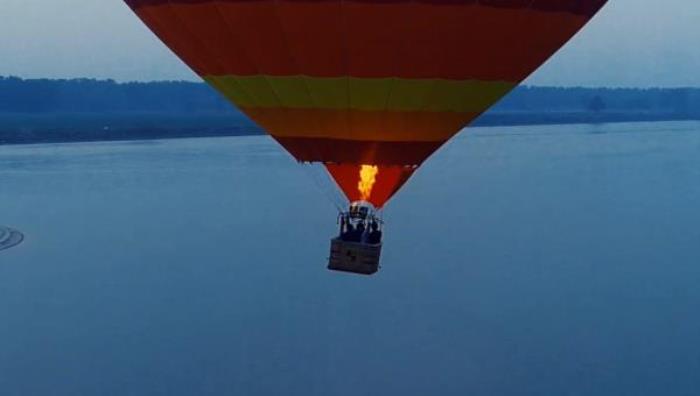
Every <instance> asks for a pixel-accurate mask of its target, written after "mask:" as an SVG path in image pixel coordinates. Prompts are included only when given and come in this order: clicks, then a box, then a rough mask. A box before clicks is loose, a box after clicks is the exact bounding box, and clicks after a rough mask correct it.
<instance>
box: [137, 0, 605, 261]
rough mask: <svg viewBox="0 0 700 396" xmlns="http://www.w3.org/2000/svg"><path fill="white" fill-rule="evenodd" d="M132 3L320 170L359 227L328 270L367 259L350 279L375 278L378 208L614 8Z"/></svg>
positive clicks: (322, 1) (389, 0)
mask: <svg viewBox="0 0 700 396" xmlns="http://www.w3.org/2000/svg"><path fill="white" fill-rule="evenodd" d="M125 1H126V3H127V4H128V5H129V6H130V7H131V8H132V9H133V10H134V12H135V13H136V14H137V15H138V16H139V17H140V18H141V20H142V21H143V22H144V23H145V24H146V25H147V26H148V27H149V28H150V29H151V30H152V31H153V32H154V33H155V34H156V35H157V36H158V37H159V38H160V39H161V40H162V41H163V42H164V43H165V44H166V45H167V46H168V47H170V48H171V49H172V50H173V51H174V52H175V53H176V54H177V55H178V56H179V57H180V58H181V59H182V60H183V61H184V62H185V63H186V64H187V65H189V66H190V67H191V68H192V69H193V70H194V71H195V72H196V73H197V74H198V75H200V76H201V77H202V78H203V79H204V80H205V81H206V82H208V83H209V84H211V85H212V86H213V87H215V88H216V89H217V90H218V91H219V92H221V93H222V94H223V95H224V96H226V98H228V99H229V100H230V101H231V102H232V103H233V104H235V105H236V106H237V107H238V108H239V109H240V110H242V111H243V112H244V113H245V114H247V115H248V116H249V117H250V118H251V119H252V120H254V121H255V122H256V123H258V124H259V125H260V126H261V127H263V128H264V129H265V130H266V131H267V132H268V133H269V134H270V135H271V136H272V137H273V138H274V139H275V140H276V141H277V142H279V143H280V144H281V145H282V146H283V147H284V148H285V149H286V150H287V151H289V152H290V153H291V154H292V155H293V156H294V157H295V158H296V159H297V160H298V161H299V162H301V163H312V164H321V165H322V166H324V167H325V169H326V170H327V172H328V174H329V175H330V176H331V177H332V178H333V180H335V182H336V184H337V186H338V187H339V188H340V190H342V191H343V192H344V194H345V196H346V197H347V199H348V201H349V202H351V203H354V204H353V205H352V206H351V209H350V210H349V211H348V212H347V213H343V217H342V218H343V221H344V222H345V223H346V225H348V223H350V225H352V226H353V227H355V226H357V225H358V224H359V223H362V224H363V225H364V228H365V233H364V234H363V235H362V237H361V241H360V242H353V243H358V248H357V249H355V248H352V246H351V245H349V244H344V241H343V238H336V240H335V245H334V246H335V247H336V248H337V249H336V250H333V249H332V252H331V253H332V254H331V267H339V268H336V269H344V268H345V269H349V270H351V271H354V270H353V268H352V262H353V260H354V261H358V260H359V261H362V260H364V259H365V258H366V260H365V261H366V262H367V263H369V264H367V267H366V268H365V269H364V270H362V271H354V272H370V273H371V272H374V271H376V268H377V265H378V257H379V252H380V250H381V242H380V243H379V244H374V245H377V249H374V250H371V251H370V252H369V253H367V252H364V251H363V250H362V249H360V247H362V248H366V247H367V246H369V245H372V244H369V243H367V242H366V239H367V235H368V233H369V231H368V230H369V228H370V227H369V226H368V224H371V223H372V222H373V221H375V220H376V216H375V210H379V209H381V208H382V207H383V206H384V205H385V204H386V203H387V201H389V199H391V197H392V196H393V195H394V194H396V192H397V191H398V190H399V189H400V188H401V186H402V185H403V184H404V183H405V182H406V181H407V180H408V179H409V178H410V177H411V175H412V174H413V173H414V172H415V170H416V169H417V168H418V167H419V166H420V165H421V164H422V163H423V162H424V161H425V160H426V159H427V158H428V157H429V156H430V155H431V154H432V153H433V152H435V151H436V150H437V149H438V148H439V147H440V146H442V145H443V144H444V143H445V142H446V141H447V140H449V139H450V138H451V137H452V136H454V135H455V134H456V133H457V132H459V131H460V130H461V129H462V128H464V127H465V126H466V125H468V124H469V123H470V122H471V121H472V120H474V119H475V118H476V117H478V116H479V115H480V114H481V113H483V112H484V111H486V110H487V109H488V108H489V107H491V106H492V105H493V104H494V103H496V102H497V101H498V100H499V99H500V98H502V97H503V96H504V95H505V94H507V93H508V92H509V91H510V90H511V89H513V88H514V87H515V86H517V85H518V84H519V83H520V82H521V81H523V80H524V79H525V78H526V77H527V76H528V75H530V74H531V73H532V72H533V71H535V70H536V69H537V68H538V67H539V66H540V65H542V64H543V63H544V62H545V61H546V60H547V59H548V58H549V57H550V56H552V54H554V53H555V52H556V51H557V50H558V49H559V48H561V47H562V46H563V45H564V44H565V43H566V42H567V41H568V40H570V39H571V37H573V36H574V34H576V32H578V31H579V30H580V29H581V28H582V27H583V26H584V25H585V24H586V23H587V22H588V21H589V20H590V19H591V18H592V17H593V16H594V15H595V14H596V13H597V12H598V10H599V9H600V8H601V7H602V6H603V5H604V4H605V3H606V1H607V0H125ZM355 231H356V230H355ZM360 245H364V246H360ZM338 249H340V250H338ZM334 252H335V253H334ZM336 253H337V254H336ZM338 255H340V256H343V257H351V258H353V259H352V260H350V259H348V260H339V259H337V260H335V261H334V260H333V257H335V256H338ZM375 257H376V259H375ZM345 261H347V263H346V262H345ZM334 262H335V264H333V263H334ZM375 262H376V264H375ZM363 268H364V267H363Z"/></svg>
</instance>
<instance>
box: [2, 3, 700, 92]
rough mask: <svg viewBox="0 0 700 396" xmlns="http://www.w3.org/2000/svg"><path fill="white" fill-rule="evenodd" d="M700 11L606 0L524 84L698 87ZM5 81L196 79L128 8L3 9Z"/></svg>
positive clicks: (18, 5)
mask: <svg viewBox="0 0 700 396" xmlns="http://www.w3.org/2000/svg"><path fill="white" fill-rule="evenodd" d="M699 43H700V1H698V0H663V1H661V0H609V3H608V5H607V6H606V7H605V9H604V10H603V11H602V12H601V13H600V14H599V15H598V16H597V17H596V18H595V19H594V20H593V22H591V24H590V25H588V26H587V28H586V29H584V31H583V32H582V33H580V34H579V35H578V36H577V37H576V38H575V39H574V40H573V41H572V42H571V43H569V45H567V47H565V48H564V49H563V50H562V51H561V52H559V54H558V55H557V56H556V57H555V58H554V59H552V60H551V61H550V62H549V63H547V64H546V65H545V66H544V67H542V68H541V69H540V70H539V71H538V72H537V73H535V75H533V76H532V77H531V78H530V80H528V83H531V84H539V85H544V84H546V85H586V86H599V85H609V86H698V87H700V45H699ZM0 75H17V76H21V77H95V78H114V79H116V80H122V81H123V80H162V79H196V76H194V75H193V74H192V72H191V71H190V70H189V69H188V68H187V67H186V66H184V65H183V64H182V63H181V62H180V61H179V60H177V58H175V56H174V55H172V53H171V52H170V51H169V50H168V49H167V48H165V46H163V45H162V44H161V43H160V42H159V41H158V40H157V39H156V38H155V37H154V36H153V34H152V33H150V32H149V31H148V30H147V29H146V28H145V27H144V26H143V25H142V24H141V22H140V21H139V20H138V19H137V18H136V17H135V16H134V15H133V14H132V13H131V11H130V10H129V9H128V8H127V7H126V5H125V4H124V3H123V2H122V0H0Z"/></svg>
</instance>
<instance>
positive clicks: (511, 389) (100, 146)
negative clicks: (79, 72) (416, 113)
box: [0, 122, 700, 396]
mask: <svg viewBox="0 0 700 396" xmlns="http://www.w3.org/2000/svg"><path fill="white" fill-rule="evenodd" d="M699 153H700V123H698V122H673V123H628V124H601V125H566V126H556V125H554V126H542V127H537V126H534V127H533V126H528V127H507V128H505V127H504V128H474V129H471V130H470V131H469V132H468V133H466V134H462V135H460V136H459V137H457V138H456V139H454V140H453V141H451V142H450V143H449V144H448V145H447V146H446V147H444V148H443V149H441V150H440V151H439V152H438V153H437V154H436V155H435V156H434V157H433V158H432V159H430V160H429V161H428V162H427V163H426V164H425V165H424V166H423V167H422V168H421V169H420V171H419V172H418V173H417V174H416V175H415V176H414V178H413V179H412V180H411V181H410V182H409V183H408V185H407V186H406V187H405V188H404V189H403V190H402V191H401V192H400V193H399V194H398V195H397V196H396V198H395V199H394V200H393V201H392V202H391V203H390V204H389V207H388V208H387V210H386V213H385V219H386V221H387V227H386V230H385V247H384V253H383V254H384V256H383V260H382V264H383V268H382V270H381V271H380V272H379V273H378V274H377V275H376V276H374V277H359V276H353V275H348V274H341V273H333V272H330V271H327V270H326V269H325V264H326V263H325V260H326V257H327V255H328V247H329V246H328V245H329V238H330V237H331V236H332V235H334V234H335V233H336V224H335V220H336V211H335V208H334V206H333V205H332V204H331V203H329V202H328V201H327V200H326V198H325V195H324V194H323V193H322V192H321V191H319V189H318V188H317V187H316V185H315V184H314V182H313V180H312V179H311V178H309V177H308V175H307V174H306V173H305V172H304V171H302V170H301V167H300V166H298V165H297V164H296V163H295V162H294V161H293V160H292V158H291V157H290V156H289V155H288V154H286V153H285V152H284V151H282V150H281V149H280V148H279V147H278V146H277V145H276V144H275V143H274V142H273V141H272V140H271V139H269V138H267V137H262V136H252V137H233V138H207V139H177V140H158V141H139V142H102V143H75V144H46V145H24V146H0V224H3V225H7V226H11V227H14V228H17V229H19V230H22V231H23V232H24V233H25V235H26V240H25V242H24V243H23V244H22V245H20V246H18V247H15V248H12V249H9V250H6V251H2V252H0V394H2V395H3V396H14V395H21V396H24V395H31V396H34V395H107V396H109V395H115V396H116V395H120V396H121V395H169V396H172V395H246V396H253V395H304V396H314V395H319V396H321V395H323V396H329V395H332V396H335V395H348V396H351V395H352V396H357V395H377V396H380V395H381V396H388V395H401V396H408V395H455V396H456V395H460V396H462V395H472V396H474V395H484V396H493V395H611V396H612V395H615V396H619V395H697V394H698V392H700V376H698V373H699V372H700V319H699V318H698V310H699V309H700V287H698V285H700V209H699V203H700V155H699Z"/></svg>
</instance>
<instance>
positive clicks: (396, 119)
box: [242, 108, 478, 142]
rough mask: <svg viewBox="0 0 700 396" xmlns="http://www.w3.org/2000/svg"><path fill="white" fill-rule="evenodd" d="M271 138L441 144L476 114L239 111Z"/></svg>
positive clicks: (246, 109) (283, 110)
mask: <svg viewBox="0 0 700 396" xmlns="http://www.w3.org/2000/svg"><path fill="white" fill-rule="evenodd" d="M242 110H243V112H245V113H246V114H247V115H248V116H249V117H250V118H251V119H253V120H254V121H255V122H257V123H258V124H259V125H260V126H261V127H263V128H264V129H265V130H267V132H268V133H270V134H271V135H272V136H275V137H306V138H327V139H341V140H364V141H378V142H439V141H445V140H447V139H449V138H450V137H452V136H453V135H454V134H455V133H457V132H458V131H459V130H461V129H462V128H463V127H464V126H466V125H467V124H468V123H469V122H471V121H472V120H473V119H474V118H476V117H477V116H478V113H452V112H429V111H424V112H421V111H408V112H392V111H361V110H349V109H345V110H324V109H291V108H272V109H264V108H243V109H242Z"/></svg>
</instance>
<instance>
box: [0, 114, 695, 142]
mask: <svg viewBox="0 0 700 396" xmlns="http://www.w3.org/2000/svg"><path fill="white" fill-rule="evenodd" d="M115 120H117V121H116V122H115ZM212 120H213V121H212ZM672 121H700V116H697V115H694V114H677V113H622V112H619V113H615V112H605V113H587V112H567V113H564V112H558V113H554V112H553V113H529V112H512V113H505V112H503V113H501V112H497V113H486V114H484V115H482V116H481V117H479V118H477V119H476V120H475V121H474V122H472V123H471V124H470V125H469V127H486V128H497V127H515V126H536V125H542V126H546V125H582V124H590V125H596V124H615V123H633V122H672ZM227 124H228V125H227ZM260 135H266V133H265V132H264V131H263V130H262V129H260V128H259V127H257V126H255V125H254V124H252V123H251V122H248V121H245V120H243V121H242V120H241V118H240V116H232V117H230V118H229V117H221V116H217V117H216V118H213V119H211V118H208V117H207V116H201V115H192V116H182V115H174V114H157V113H156V114H128V115H118V114H107V115H99V114H89V113H88V114H80V113H78V114H3V113H0V146H2V145H8V146H9V145H30V144H52V143H89V142H109V141H139V140H159V139H187V138H211V137H236V136H260Z"/></svg>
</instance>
